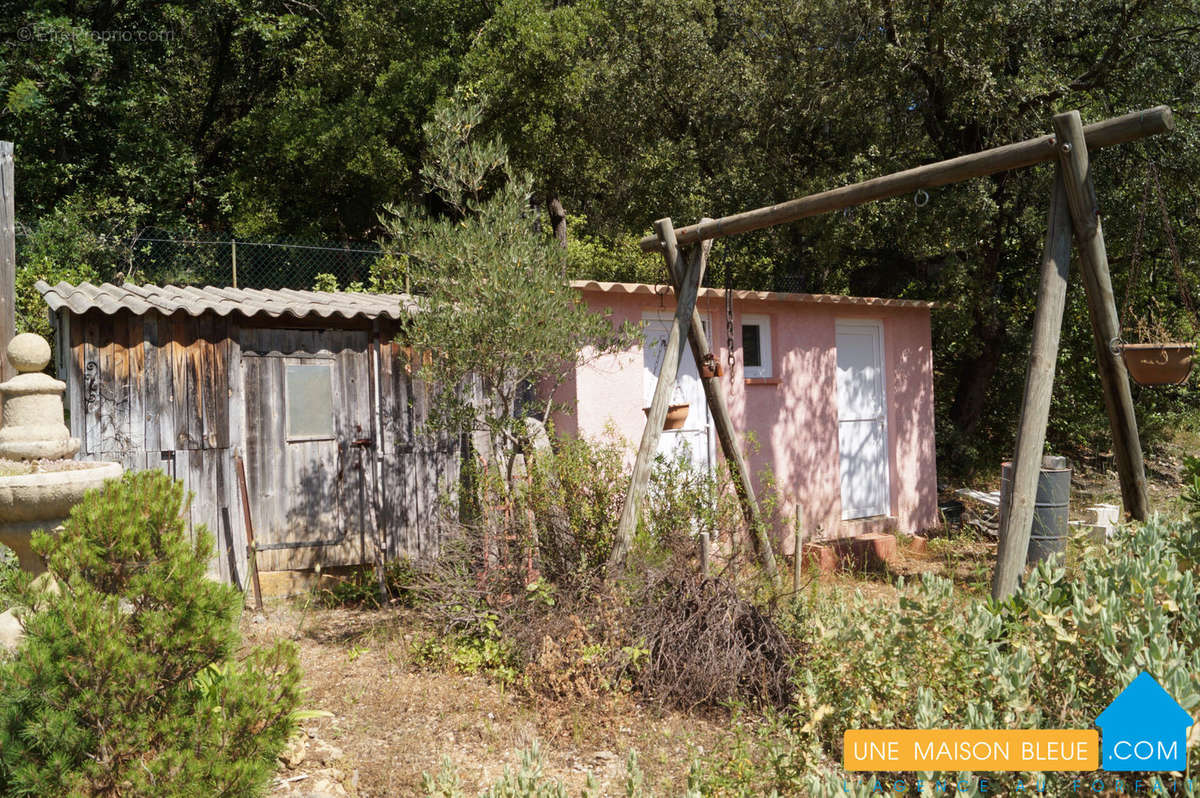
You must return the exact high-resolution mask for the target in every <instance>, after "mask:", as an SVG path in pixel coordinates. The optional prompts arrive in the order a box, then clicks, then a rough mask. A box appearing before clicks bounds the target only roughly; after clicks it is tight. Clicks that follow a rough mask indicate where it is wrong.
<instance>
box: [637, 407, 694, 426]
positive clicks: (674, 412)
mask: <svg viewBox="0 0 1200 798" xmlns="http://www.w3.org/2000/svg"><path fill="white" fill-rule="evenodd" d="M689 407H691V405H688V404H680V405H668V406H667V417H666V419H664V420H663V429H683V422H685V421H687V417H688V408H689ZM642 412H643V413H645V414H646V417H647V418H648V417H649V416H650V408H648V407H643V408H642Z"/></svg>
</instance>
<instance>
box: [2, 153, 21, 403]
mask: <svg viewBox="0 0 1200 798" xmlns="http://www.w3.org/2000/svg"><path fill="white" fill-rule="evenodd" d="M13 172H14V170H13V143H12V142H11V141H0V380H7V379H9V378H10V377H12V376H13V370H12V368H11V367H10V366H9V364H8V358H7V357H5V355H4V353H5V352H7V351H8V342H9V341H11V340H12V337H13V335H15V334H16V331H17V316H16V313H17V310H16V298H17V222H16V205H15V198H16V193H15V191H14V186H13V178H14V174H13Z"/></svg>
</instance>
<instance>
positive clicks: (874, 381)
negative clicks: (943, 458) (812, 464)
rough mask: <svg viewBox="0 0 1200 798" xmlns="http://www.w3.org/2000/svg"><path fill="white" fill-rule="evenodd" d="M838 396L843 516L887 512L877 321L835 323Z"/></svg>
mask: <svg viewBox="0 0 1200 798" xmlns="http://www.w3.org/2000/svg"><path fill="white" fill-rule="evenodd" d="M837 398H838V451H839V453H840V458H841V477H842V518H843V519H850V518H866V517H869V516H873V515H886V514H887V513H888V509H889V506H890V501H889V491H888V451H887V402H886V400H885V396H884V382H883V325H882V324H880V323H879V322H876V321H839V322H837Z"/></svg>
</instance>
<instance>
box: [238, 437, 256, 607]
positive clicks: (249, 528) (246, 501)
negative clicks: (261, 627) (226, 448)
mask: <svg viewBox="0 0 1200 798" xmlns="http://www.w3.org/2000/svg"><path fill="white" fill-rule="evenodd" d="M233 460H234V463H235V464H236V465H237V480H238V493H239V494H241V497H242V517H243V519H244V520H245V522H246V562H247V563H249V565H250V581H251V584H253V585H254V609H256V610H258V611H259V612H262V608H263V599H262V585H261V584H259V581H258V549H256V548H255V547H254V522H253V521H251V520H250V497H249V495H247V493H248V492H247V490H246V466H245V464H244V463H243V462H242V456H241V455H240V454H235V455H234V456H233Z"/></svg>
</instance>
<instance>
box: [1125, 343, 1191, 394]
mask: <svg viewBox="0 0 1200 798" xmlns="http://www.w3.org/2000/svg"><path fill="white" fill-rule="evenodd" d="M1195 351H1196V348H1195V346H1193V345H1192V344H1179V343H1153V344H1122V345H1121V358H1122V359H1123V360H1124V361H1125V368H1126V369H1128V370H1129V376H1130V377H1132V378H1133V381H1134V382H1136V383H1137V384H1138V385H1179V384H1180V383H1182V382H1184V381H1185V380H1187V378H1188V374H1190V373H1191V371H1192V360H1193V359H1194V358H1193V355H1194V354H1195Z"/></svg>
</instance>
